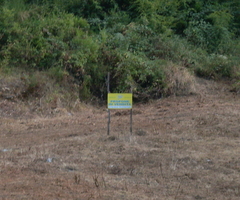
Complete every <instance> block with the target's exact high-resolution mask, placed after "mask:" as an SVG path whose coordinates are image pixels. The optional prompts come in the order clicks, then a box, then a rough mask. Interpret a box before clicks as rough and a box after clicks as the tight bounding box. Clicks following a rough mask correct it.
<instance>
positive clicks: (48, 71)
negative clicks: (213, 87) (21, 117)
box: [0, 0, 240, 101]
mask: <svg viewBox="0 0 240 200" xmlns="http://www.w3.org/2000/svg"><path fill="white" fill-rule="evenodd" d="M1 2H2V3H1V4H0V12H1V15H0V73H1V76H5V75H6V74H8V75H10V74H12V76H16V73H17V74H18V77H19V79H21V80H22V79H27V80H26V82H27V83H31V80H30V79H29V77H32V76H34V75H33V74H35V73H42V75H43V76H45V77H46V78H45V81H46V80H47V79H54V81H55V83H57V84H59V85H60V86H61V85H64V84H65V83H66V80H67V81H68V80H70V82H72V83H73V84H74V85H77V88H78V92H79V97H80V98H81V99H82V100H85V99H92V98H98V99H102V100H104V99H105V98H106V75H107V72H110V73H111V92H128V91H130V90H131V89H132V90H133V91H134V97H135V99H136V100H140V101H143V100H148V99H152V98H159V97H162V96H165V95H170V94H179V95H181V94H188V93H191V92H192V90H191V87H189V85H191V82H192V76H194V75H197V76H201V77H205V78H211V79H217V80H219V79H222V78H224V79H226V78H227V79H230V80H233V82H234V85H233V87H234V89H238V88H239V77H240V67H239V61H240V39H239V33H240V13H239V10H240V3H239V1H237V0H235V1H234V0H233V1H224V0H218V1H217V0H215V1H211V2H209V1H199V0H174V1H159V0H131V1H125V0H100V1H96V0H88V1H83V0H71V1H65V0H64V1H60V0H51V1H44V0H43V1H40V0H17V1H14V3H13V0H9V1H1ZM19 71H21V73H22V74H23V75H19ZM73 79H74V80H73ZM40 80H41V79H37V80H35V81H40ZM35 84H36V85H42V82H36V83H35ZM39 87H40V86H39Z"/></svg>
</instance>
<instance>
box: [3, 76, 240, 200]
mask: <svg viewBox="0 0 240 200" xmlns="http://www.w3.org/2000/svg"><path fill="white" fill-rule="evenodd" d="M197 86H198V87H197V88H196V89H197V93H196V94H195V95H191V96H181V97H168V98H163V99H159V100H156V101H151V102H148V103H146V104H134V108H133V133H132V134H130V132H129V113H128V111H122V110H114V111H112V112H111V116H112V117H111V120H112V121H111V132H110V135H107V111H106V108H105V107H93V106H90V105H86V106H85V107H83V108H82V109H81V111H79V112H71V113H69V112H67V111H64V112H60V113H59V114H58V115H55V116H54V117H53V116H51V117H50V116H49V117H47V116H38V115H29V114H28V115H24V112H21V114H19V115H17V113H18V112H20V111H19V110H18V109H17V108H18V107H17V106H18V105H17V103H16V102H12V101H10V100H6V99H0V115H1V119H0V199H1V200H4V199H5V200H11V199H13V200H14V199H18V200H23V199H34V200H36V199H44V200H48V199H49V200H52V199H68V200H69V199H73V200H80V199H81V200H90V199H98V200H111V199H113V200H140V199H141V200H239V199H240V96H239V94H235V93H231V92H229V89H228V85H226V84H220V83H215V82H213V81H207V80H199V81H198V84H197ZM16 116H17V117H16Z"/></svg>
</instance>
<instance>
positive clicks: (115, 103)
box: [108, 93, 132, 109]
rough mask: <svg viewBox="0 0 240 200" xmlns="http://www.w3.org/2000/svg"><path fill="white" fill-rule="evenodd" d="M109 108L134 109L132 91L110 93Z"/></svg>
mask: <svg viewBox="0 0 240 200" xmlns="http://www.w3.org/2000/svg"><path fill="white" fill-rule="evenodd" d="M108 109H132V93H108Z"/></svg>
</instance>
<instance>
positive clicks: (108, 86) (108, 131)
mask: <svg viewBox="0 0 240 200" xmlns="http://www.w3.org/2000/svg"><path fill="white" fill-rule="evenodd" d="M107 92H108V94H109V93H110V73H109V72H108V76H107ZM110 123H111V113H110V109H108V130H107V134H108V135H109V134H110Z"/></svg>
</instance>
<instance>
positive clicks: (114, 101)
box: [108, 93, 133, 135]
mask: <svg viewBox="0 0 240 200" xmlns="http://www.w3.org/2000/svg"><path fill="white" fill-rule="evenodd" d="M132 104H133V103H132V93H108V135H109V133H110V120H111V116H110V109H130V133H131V134H132Z"/></svg>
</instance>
